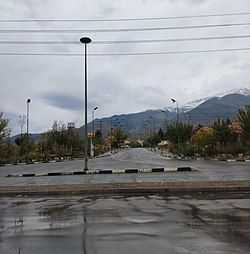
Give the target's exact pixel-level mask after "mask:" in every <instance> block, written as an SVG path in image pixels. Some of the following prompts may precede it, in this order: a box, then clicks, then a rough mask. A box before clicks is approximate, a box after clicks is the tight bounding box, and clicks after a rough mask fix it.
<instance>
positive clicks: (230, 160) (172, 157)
mask: <svg viewBox="0 0 250 254" xmlns="http://www.w3.org/2000/svg"><path fill="white" fill-rule="evenodd" d="M159 155H161V156H163V157H168V158H171V159H175V160H176V159H177V160H198V161H201V160H202V161H227V162H250V160H246V159H224V158H219V159H210V158H200V157H180V156H171V155H166V154H159Z"/></svg>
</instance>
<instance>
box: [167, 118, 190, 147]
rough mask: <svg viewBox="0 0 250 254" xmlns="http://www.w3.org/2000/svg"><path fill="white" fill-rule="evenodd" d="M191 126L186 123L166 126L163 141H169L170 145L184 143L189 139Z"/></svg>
mask: <svg viewBox="0 0 250 254" xmlns="http://www.w3.org/2000/svg"><path fill="white" fill-rule="evenodd" d="M192 131H193V126H192V125H189V124H187V123H182V122H175V123H171V124H168V125H167V130H166V133H165V139H168V140H170V141H171V142H172V143H174V144H177V143H178V136H179V143H184V142H186V141H188V140H189V139H190V138H191V135H192Z"/></svg>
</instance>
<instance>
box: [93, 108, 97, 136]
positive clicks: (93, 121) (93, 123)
mask: <svg viewBox="0 0 250 254" xmlns="http://www.w3.org/2000/svg"><path fill="white" fill-rule="evenodd" d="M97 109H98V107H95V108H94V109H93V110H92V125H93V126H92V127H93V128H92V131H93V135H94V136H95V117H94V113H95V110H97Z"/></svg>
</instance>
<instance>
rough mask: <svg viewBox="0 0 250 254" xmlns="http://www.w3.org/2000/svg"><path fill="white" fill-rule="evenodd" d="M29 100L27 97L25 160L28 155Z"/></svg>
mask: <svg viewBox="0 0 250 254" xmlns="http://www.w3.org/2000/svg"><path fill="white" fill-rule="evenodd" d="M30 102H31V99H27V138H26V162H28V155H29V149H28V146H29V114H30V107H29V105H30Z"/></svg>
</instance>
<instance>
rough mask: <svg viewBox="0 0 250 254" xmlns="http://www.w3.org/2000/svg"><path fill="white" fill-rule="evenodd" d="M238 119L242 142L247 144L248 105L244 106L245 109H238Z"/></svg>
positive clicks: (248, 125)
mask: <svg viewBox="0 0 250 254" xmlns="http://www.w3.org/2000/svg"><path fill="white" fill-rule="evenodd" d="M238 119H239V122H240V127H241V129H242V133H241V134H242V140H243V142H244V143H247V144H248V143H249V142H250V105H246V107H245V109H239V114H238Z"/></svg>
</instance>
